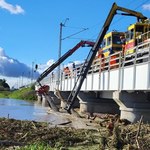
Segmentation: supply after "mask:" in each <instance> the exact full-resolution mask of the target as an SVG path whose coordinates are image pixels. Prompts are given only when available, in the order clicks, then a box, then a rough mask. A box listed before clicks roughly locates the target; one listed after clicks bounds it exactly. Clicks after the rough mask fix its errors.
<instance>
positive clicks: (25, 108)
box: [0, 98, 56, 122]
mask: <svg viewBox="0 0 150 150" xmlns="http://www.w3.org/2000/svg"><path fill="white" fill-rule="evenodd" d="M47 111H48V107H42V106H41V105H38V104H36V103H34V102H29V101H25V100H16V99H5V98H0V117H5V118H13V119H19V120H34V121H40V122H43V121H44V122H52V121H53V120H54V119H56V117H55V116H54V115H50V114H48V113H47Z"/></svg>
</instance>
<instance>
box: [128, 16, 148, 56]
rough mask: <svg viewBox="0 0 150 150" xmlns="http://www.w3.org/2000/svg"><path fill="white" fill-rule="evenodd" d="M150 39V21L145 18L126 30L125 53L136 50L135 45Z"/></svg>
mask: <svg viewBox="0 0 150 150" xmlns="http://www.w3.org/2000/svg"><path fill="white" fill-rule="evenodd" d="M149 39H150V21H149V20H148V19H147V20H143V21H140V22H137V23H134V24H132V25H130V26H129V27H128V31H127V32H126V44H125V54H126V55H128V54H132V53H134V52H135V46H137V45H139V44H141V43H142V42H146V41H147V40H149Z"/></svg>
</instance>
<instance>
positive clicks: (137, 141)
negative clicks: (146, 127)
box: [135, 116, 143, 149]
mask: <svg viewBox="0 0 150 150" xmlns="http://www.w3.org/2000/svg"><path fill="white" fill-rule="evenodd" d="M142 119H143V116H141V118H140V121H139V126H138V131H137V133H136V137H135V140H136V144H137V147H138V149H141V147H140V144H139V140H138V136H139V134H140V129H141V123H142Z"/></svg>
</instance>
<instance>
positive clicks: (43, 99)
mask: <svg viewBox="0 0 150 150" xmlns="http://www.w3.org/2000/svg"><path fill="white" fill-rule="evenodd" d="M42 106H43V107H48V106H49V104H48V101H47V98H46V96H45V95H42Z"/></svg>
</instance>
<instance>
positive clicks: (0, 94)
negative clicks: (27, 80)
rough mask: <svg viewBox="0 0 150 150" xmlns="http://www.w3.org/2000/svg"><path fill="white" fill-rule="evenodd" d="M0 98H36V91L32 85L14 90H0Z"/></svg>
mask: <svg viewBox="0 0 150 150" xmlns="http://www.w3.org/2000/svg"><path fill="white" fill-rule="evenodd" d="M0 98H13V99H22V100H36V92H35V90H34V88H33V86H31V87H25V88H22V89H18V90H14V91H0Z"/></svg>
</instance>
